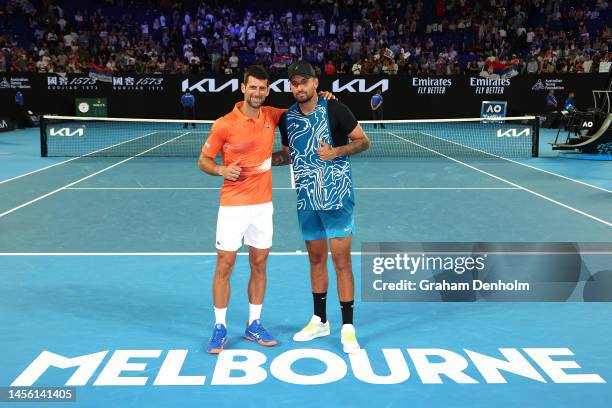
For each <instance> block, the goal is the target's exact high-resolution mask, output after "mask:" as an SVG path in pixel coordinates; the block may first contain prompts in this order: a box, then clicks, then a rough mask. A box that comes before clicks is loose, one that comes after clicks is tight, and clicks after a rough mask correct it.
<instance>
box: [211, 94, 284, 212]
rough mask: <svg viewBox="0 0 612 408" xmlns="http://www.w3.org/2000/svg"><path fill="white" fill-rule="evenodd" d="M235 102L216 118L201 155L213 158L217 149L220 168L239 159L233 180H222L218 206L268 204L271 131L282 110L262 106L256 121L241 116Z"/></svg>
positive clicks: (270, 190)
mask: <svg viewBox="0 0 612 408" xmlns="http://www.w3.org/2000/svg"><path fill="white" fill-rule="evenodd" d="M243 103H244V102H238V103H237V104H236V105H235V106H234V109H233V110H232V111H231V112H230V113H228V114H227V115H225V116H222V117H221V118H219V119H217V120H216V121H215V123H214V124H213V126H212V129H211V130H210V134H209V135H208V140H206V143H204V147H202V153H203V154H204V155H206V156H208V157H210V158H213V159H214V158H215V157H217V154H218V153H219V150H221V157H222V158H223V165H224V166H227V165H229V164H231V163H234V162H235V161H236V160H238V159H240V163H238V166H239V167H241V168H242V171H241V172H240V177H239V178H238V180H236V181H229V180H224V181H223V186H222V187H221V205H222V206H233V205H253V204H263V203H269V202H271V201H272V148H273V145H274V132H275V130H276V125H277V124H278V121H279V120H280V117H281V115H282V114H283V112H285V109H277V108H273V107H271V106H262V107H261V109H260V111H259V117H258V118H257V119H253V118H249V117H248V116H245V115H244V114H243V113H242V112H241V111H240V108H241V107H242V104H243Z"/></svg>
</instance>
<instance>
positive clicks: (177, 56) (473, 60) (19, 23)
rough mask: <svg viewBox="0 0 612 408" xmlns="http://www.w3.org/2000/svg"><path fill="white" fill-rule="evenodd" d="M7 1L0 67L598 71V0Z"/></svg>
mask: <svg viewBox="0 0 612 408" xmlns="http://www.w3.org/2000/svg"><path fill="white" fill-rule="evenodd" d="M286 4H288V3H285V2H274V1H260V2H257V3H256V5H255V3H254V2H253V3H251V2H241V1H240V0H227V1H213V2H211V1H208V2H203V1H182V2H176V1H174V2H172V1H169V0H148V1H138V0H133V1H129V0H104V1H102V2H94V1H89V0H81V1H61V2H60V1H57V0H55V1H53V0H40V1H34V0H8V1H7V2H5V3H4V4H3V5H0V26H2V27H5V29H3V30H2V32H1V33H0V72H68V73H71V72H89V71H91V70H94V71H98V72H125V73H163V74H172V73H182V74H189V73H191V74H198V73H214V74H221V73H225V74H234V73H238V72H239V71H240V70H241V69H242V68H243V67H245V66H247V65H250V64H252V63H261V64H263V65H264V66H266V67H268V68H269V69H270V70H272V71H282V70H284V69H285V68H286V66H287V64H289V63H291V62H292V61H293V60H296V59H307V60H309V61H310V62H311V63H313V65H314V66H315V67H316V70H317V71H319V73H320V74H322V75H325V74H328V75H332V74H336V73H338V74H354V75H363V74H386V75H395V74H400V75H401V74H412V75H416V74H418V75H448V74H460V73H468V74H471V75H481V76H485V77H490V78H496V77H500V76H501V77H509V76H513V75H517V74H522V73H526V74H535V73H565V72H607V71H608V70H609V69H610V59H611V50H610V46H611V39H612V28H611V26H612V24H611V18H610V15H611V13H610V10H609V9H608V3H607V2H606V1H605V0H588V1H586V0H584V1H572V0H481V1H478V0H476V1H468V0H436V1H426V0H416V1H406V0H342V1H340V0H302V1H301V2H297V1H296V2H293V3H292V5H291V8H290V9H288V8H287V5H286Z"/></svg>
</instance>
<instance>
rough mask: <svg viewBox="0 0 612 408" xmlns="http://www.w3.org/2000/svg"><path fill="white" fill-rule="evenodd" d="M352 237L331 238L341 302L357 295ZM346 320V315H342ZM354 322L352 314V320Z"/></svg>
mask: <svg viewBox="0 0 612 408" xmlns="http://www.w3.org/2000/svg"><path fill="white" fill-rule="evenodd" d="M351 237H352V235H349V236H348V237H344V238H332V239H330V240H329V244H330V248H331V253H332V260H333V262H334V268H335V269H336V276H337V279H338V298H339V299H340V302H352V301H353V299H354V297H355V281H354V278H353V265H352V260H351ZM342 320H344V315H343V316H342ZM342 323H343V324H347V323H350V324H352V323H353V321H352V314H351V321H350V322H344V321H343V322H342Z"/></svg>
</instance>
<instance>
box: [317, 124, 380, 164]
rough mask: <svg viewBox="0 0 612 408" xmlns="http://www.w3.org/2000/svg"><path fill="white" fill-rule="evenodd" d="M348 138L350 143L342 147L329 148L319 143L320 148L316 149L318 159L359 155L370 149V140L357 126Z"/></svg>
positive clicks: (324, 159)
mask: <svg viewBox="0 0 612 408" xmlns="http://www.w3.org/2000/svg"><path fill="white" fill-rule="evenodd" d="M348 137H349V139H351V143H347V144H345V145H344V146H338V147H331V146H330V145H328V144H326V143H324V142H322V141H321V142H319V143H320V144H321V147H319V148H318V149H317V153H318V154H319V158H320V159H321V160H323V161H327V160H333V159H335V158H336V157H338V156H351V155H353V154H357V153H361V152H363V151H365V150H367V149H368V148H369V147H370V139H368V135H366V134H365V132H364V131H363V129H362V128H361V126H360V125H359V124H358V125H357V126H355V129H353V130H352V131H351V133H349V135H348Z"/></svg>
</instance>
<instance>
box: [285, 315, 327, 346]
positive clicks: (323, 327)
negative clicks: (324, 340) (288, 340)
mask: <svg viewBox="0 0 612 408" xmlns="http://www.w3.org/2000/svg"><path fill="white" fill-rule="evenodd" d="M323 336H329V320H328V321H326V322H325V323H321V318H320V317H319V316H317V315H313V316H312V319H310V323H308V324H307V325H306V327H304V328H303V329H302V330H300V331H299V332H297V333H295V334H294V335H293V341H310V340H312V339H316V338H317V337H323Z"/></svg>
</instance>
